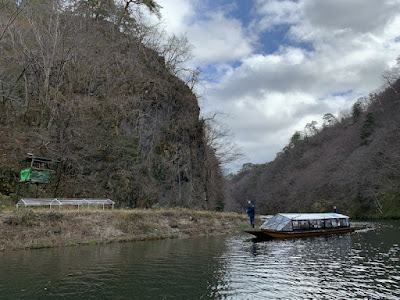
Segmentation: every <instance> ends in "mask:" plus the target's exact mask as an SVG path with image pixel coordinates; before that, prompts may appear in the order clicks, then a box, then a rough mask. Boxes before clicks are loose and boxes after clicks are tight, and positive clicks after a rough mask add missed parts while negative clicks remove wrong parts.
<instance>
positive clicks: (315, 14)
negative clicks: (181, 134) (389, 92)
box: [160, 0, 400, 163]
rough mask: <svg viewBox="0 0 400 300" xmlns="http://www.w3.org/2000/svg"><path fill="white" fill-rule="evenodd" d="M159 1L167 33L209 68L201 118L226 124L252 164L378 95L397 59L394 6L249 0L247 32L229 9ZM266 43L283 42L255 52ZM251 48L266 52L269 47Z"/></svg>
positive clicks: (391, 1) (385, 2)
mask: <svg viewBox="0 0 400 300" xmlns="http://www.w3.org/2000/svg"><path fill="white" fill-rule="evenodd" d="M160 2H161V3H160V4H161V5H163V6H166V7H168V9H169V10H170V11H171V12H173V13H172V16H171V18H174V20H169V19H170V17H168V20H167V23H168V24H171V25H168V26H171V27H170V28H172V29H173V30H178V29H179V30H180V31H181V32H186V33H187V34H188V37H189V39H190V40H191V42H192V43H193V44H194V45H195V46H196V50H195V51H196V56H197V60H198V61H199V62H201V63H203V64H213V66H214V69H215V70H217V72H216V73H214V74H213V75H215V76H218V82H217V83H216V84H214V86H213V87H212V88H211V89H210V90H209V92H208V95H207V96H206V98H207V99H206V101H204V102H203V104H202V110H203V111H215V110H218V111H223V112H226V113H229V114H230V115H232V116H233V117H232V118H230V119H229V120H228V123H229V126H230V127H231V128H232V131H233V133H234V134H235V135H236V141H237V143H238V144H239V146H241V147H242V148H243V149H244V150H245V152H246V154H247V160H248V161H252V162H257V163H258V162H265V161H268V160H271V159H273V158H274V157H275V154H276V153H277V152H278V151H280V150H281V149H282V147H283V146H284V145H286V144H287V142H288V140H289V138H290V136H291V135H292V134H293V133H294V131H296V130H302V129H303V128H304V126H305V125H306V123H308V122H311V121H312V120H316V121H318V122H319V124H320V125H321V123H322V116H323V115H324V114H325V113H328V112H329V113H333V114H338V113H339V111H341V110H343V109H346V108H349V107H350V106H351V105H352V103H354V102H355V101H356V100H357V99H358V98H359V97H361V96H363V95H367V94H368V93H369V92H371V91H373V90H374V89H375V88H378V87H379V85H380V84H381V83H382V80H381V74H382V73H383V72H384V71H385V70H387V69H389V68H390V67H391V66H393V64H394V63H395V61H396V58H397V56H398V55H399V54H400V33H399V31H398V29H399V28H400V14H399V12H400V1H399V0H351V1H350V0H335V1H328V0H327V1H322V0H297V1H290V0H284V1H280V0H257V1H255V2H254V3H255V6H254V10H253V15H252V17H253V21H252V22H250V25H248V27H245V26H244V22H242V21H241V20H239V19H237V18H234V17H232V15H230V14H229V12H230V10H231V9H234V5H232V6H230V7H229V9H227V11H225V12H224V13H222V12H221V10H220V9H214V8H212V7H210V8H209V9H208V10H207V9H206V13H204V5H210V4H213V3H214V2H213V1H206V2H204V1H203V2H202V1H189V0H187V1H184V0H179V1H178V0H174V1H171V2H170V0H168V1H167V0H163V1H161V0H160ZM173 2H174V3H173ZM175 5H179V6H181V7H182V8H183V9H182V10H179V9H176V7H175V8H173V7H174V6H175ZM199 5H203V7H201V9H202V14H201V15H199V14H198V8H199ZM215 5H216V4H215ZM277 26H278V27H277ZM174 28H175V29H174ZM276 28H280V29H282V28H284V29H287V32H286V35H285V36H278V37H277V36H276V34H281V33H279V32H278V31H275V29H276ZM172 29H171V30H172ZM276 32H278V33H276ZM265 35H267V36H271V37H272V38H280V39H281V40H282V44H281V46H280V47H278V48H277V50H276V51H274V52H273V53H268V51H265V50H264V49H263V48H262V47H260V48H259V49H258V51H257V49H256V48H254V47H253V45H254V42H255V40H254V37H255V36H256V37H257V36H259V37H262V36H265ZM259 42H260V43H264V46H265V49H269V48H268V44H267V43H268V42H269V41H268V39H266V38H265V37H264V39H260V40H259ZM261 45H262V44H261ZM233 60H237V62H236V63H235V64H231V62H232V61H233ZM238 62H239V63H238Z"/></svg>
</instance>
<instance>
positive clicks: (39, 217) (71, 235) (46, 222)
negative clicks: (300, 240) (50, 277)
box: [0, 209, 248, 251]
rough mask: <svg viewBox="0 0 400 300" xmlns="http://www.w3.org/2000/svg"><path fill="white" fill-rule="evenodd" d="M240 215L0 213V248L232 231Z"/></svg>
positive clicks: (243, 223)
mask: <svg viewBox="0 0 400 300" xmlns="http://www.w3.org/2000/svg"><path fill="white" fill-rule="evenodd" d="M247 226H248V218H247V216H246V215H239V214H234V213H219V212H209V211H195V210H188V209H160V210H138V209H134V210H106V211H102V210H81V211H76V210H49V209H19V210H13V211H4V212H1V213H0V250H1V251H5V250H6V251H7V250H17V249H38V248H51V247H65V246H74V245H85V244H103V243H110V242H127V241H141V240H154V239H164V238H176V237H189V236H202V235H216V234H230V233H238V232H241V231H242V230H243V228H245V227H247Z"/></svg>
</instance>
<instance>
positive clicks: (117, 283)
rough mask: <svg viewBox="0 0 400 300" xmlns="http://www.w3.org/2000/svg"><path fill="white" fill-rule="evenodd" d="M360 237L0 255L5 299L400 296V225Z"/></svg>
mask: <svg viewBox="0 0 400 300" xmlns="http://www.w3.org/2000/svg"><path fill="white" fill-rule="evenodd" d="M353 224H354V225H367V227H368V228H367V229H364V230H361V231H356V232H354V233H351V234H343V235H331V236H321V237H311V238H302V239H291V240H272V241H255V240H253V239H252V238H251V237H250V236H247V235H239V236H213V237H198V238H188V239H169V240H160V241H151V242H136V243H114V244H108V245H101V246H98V245H93V246H82V247H68V248H58V249H40V250H23V251H15V252H3V253H0V299H60V298H63V299H83V298H85V299H86V298H89V299H95V298H99V299H355V298H362V299H399V298H400V252H399V250H400V221H379V222H376V221H374V222H357V223H356V222H355V223H353Z"/></svg>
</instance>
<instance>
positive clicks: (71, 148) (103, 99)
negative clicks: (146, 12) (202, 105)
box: [0, 0, 225, 210]
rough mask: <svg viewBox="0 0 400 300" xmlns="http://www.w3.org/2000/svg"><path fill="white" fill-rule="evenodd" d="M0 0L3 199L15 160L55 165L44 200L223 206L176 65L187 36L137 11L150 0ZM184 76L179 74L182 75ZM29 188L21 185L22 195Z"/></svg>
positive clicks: (9, 197) (14, 176)
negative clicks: (32, 158)
mask: <svg viewBox="0 0 400 300" xmlns="http://www.w3.org/2000/svg"><path fill="white" fill-rule="evenodd" d="M125 4H126V5H122V4H118V2H114V1H78V0H76V1H62V0H57V1H54V0H51V1H50V0H48V1H11V0H1V1H0V203H2V204H3V205H4V203H10V202H11V203H12V202H13V201H15V200H16V199H15V198H16V197H15V196H16V193H17V187H18V185H17V182H18V176H19V170H20V169H21V167H22V166H21V165H19V162H20V161H21V159H23V158H24V157H25V156H26V153H32V154H34V155H36V156H41V157H50V158H54V159H56V160H58V161H59V163H58V164H57V166H56V167H55V168H54V171H53V172H52V181H51V184H49V185H39V187H38V196H39V197H108V198H111V199H113V200H114V201H116V202H117V203H118V204H119V205H121V206H123V207H124V206H129V207H142V208H149V207H152V206H154V205H158V206H181V207H190V208H198V209H210V210H222V209H223V208H224V203H225V195H224V192H223V189H220V187H221V186H224V184H225V179H224V178H223V176H222V173H221V170H220V167H219V161H218V159H217V157H216V156H215V153H214V151H213V149H212V148H211V145H210V143H209V142H208V140H207V138H206V124H205V121H204V120H202V119H201V118H200V117H199V111H200V110H199V106H198V103H197V98H196V96H195V95H194V94H193V93H192V89H191V88H192V87H193V83H195V82H196V76H197V75H198V72H197V71H196V70H194V71H193V70H187V69H185V68H184V67H183V63H184V61H185V59H187V58H188V57H189V56H190V51H189V50H190V46H189V45H188V44H187V40H186V39H185V38H184V37H175V36H173V37H170V38H168V39H164V38H162V36H163V32H162V31H160V30H158V29H157V28H153V27H151V26H148V25H146V23H144V22H143V21H142V20H141V15H140V13H139V14H138V13H136V14H134V13H135V12H137V6H138V5H145V6H147V7H148V8H149V9H150V10H151V11H153V12H155V13H156V14H159V6H158V5H157V3H156V2H155V1H126V3H125ZM178 76H179V77H178ZM23 188H26V187H24V186H22V189H21V191H20V194H21V195H24V193H25V192H26V191H24V190H23Z"/></svg>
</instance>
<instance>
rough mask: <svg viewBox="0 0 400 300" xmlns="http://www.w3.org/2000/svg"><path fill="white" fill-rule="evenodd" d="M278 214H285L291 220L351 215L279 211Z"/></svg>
mask: <svg viewBox="0 0 400 300" xmlns="http://www.w3.org/2000/svg"><path fill="white" fill-rule="evenodd" d="M278 215H281V216H284V217H286V218H289V219H291V220H324V219H333V218H334V219H337V218H339V219H342V218H344V219H348V218H349V217H348V216H346V215H342V214H337V213H279V214H278Z"/></svg>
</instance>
